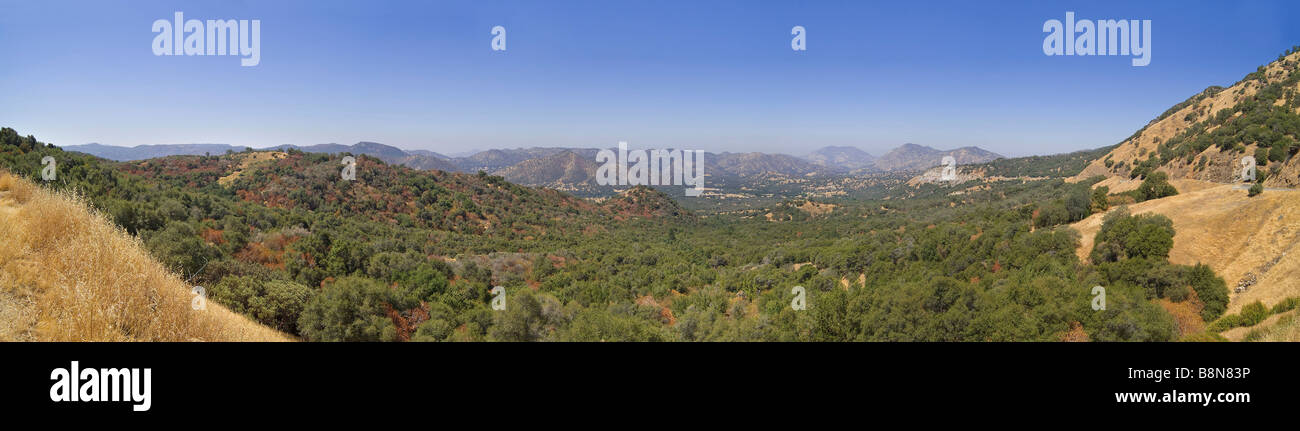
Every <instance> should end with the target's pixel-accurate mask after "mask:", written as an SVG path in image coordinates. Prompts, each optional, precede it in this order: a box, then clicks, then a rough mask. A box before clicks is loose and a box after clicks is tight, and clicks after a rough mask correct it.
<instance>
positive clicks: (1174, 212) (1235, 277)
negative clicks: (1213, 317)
mask: <svg viewBox="0 0 1300 431" xmlns="http://www.w3.org/2000/svg"><path fill="white" fill-rule="evenodd" d="M1172 183H1173V184H1174V186H1175V187H1177V188H1178V189H1179V190H1180V191H1181V193H1180V194H1179V195H1177V196H1170V197H1166V198H1161V199H1154V200H1149V201H1146V202H1141V203H1138V204H1134V205H1130V206H1129V209H1130V210H1131V211H1132V212H1133V214H1145V213H1157V214H1161V215H1164V216H1166V217H1169V218H1170V219H1171V220H1172V221H1173V224H1174V229H1176V230H1177V232H1178V234H1177V235H1176V236H1175V237H1174V244H1173V249H1172V250H1171V251H1170V253H1169V260H1170V262H1173V263H1176V264H1184V265H1192V264H1196V263H1204V264H1207V265H1209V266H1210V267H1211V268H1213V269H1214V272H1215V273H1217V274H1219V275H1220V276H1222V277H1223V278H1224V280H1226V281H1227V282H1228V287H1229V288H1230V289H1233V288H1235V287H1236V286H1238V284H1239V282H1240V281H1241V280H1244V279H1250V278H1254V279H1256V280H1257V281H1256V282H1255V284H1254V285H1251V286H1250V287H1249V288H1247V289H1246V290H1245V291H1244V292H1239V293H1238V292H1233V293H1231V295H1230V298H1231V301H1230V302H1229V305H1228V312H1230V313H1231V312H1236V311H1237V310H1239V309H1240V308H1241V306H1242V305H1243V304H1248V303H1251V302H1254V301H1256V300H1260V301H1263V302H1264V304H1266V305H1269V306H1272V305H1273V304H1275V303H1277V302H1278V301H1281V300H1282V299H1284V298H1287V297H1291V296H1297V295H1300V282H1297V281H1296V280H1300V247H1298V246H1297V244H1300V229H1297V226H1300V192H1297V191H1281V190H1270V191H1266V192H1264V193H1263V194H1261V195H1259V196H1256V197H1253V198H1252V197H1247V196H1246V190H1243V189H1241V188H1240V187H1236V186H1232V185H1217V184H1213V183H1206V182H1199V181H1196V180H1173V181H1172ZM1112 211H1113V209H1112ZM1102 216H1103V214H1093V215H1092V216H1091V217H1088V218H1087V219H1084V220H1083V221H1080V222H1077V223H1074V224H1073V225H1071V227H1073V228H1074V229H1075V230H1077V231H1079V233H1080V234H1082V238H1081V241H1082V242H1081V246H1080V247H1079V249H1078V256H1079V258H1080V259H1081V260H1084V259H1087V256H1088V252H1089V251H1091V250H1092V243H1093V237H1094V236H1095V235H1096V233H1097V230H1098V229H1099V228H1100V226H1101V219H1102ZM1248 274H1253V277H1251V276H1250V275H1248Z"/></svg>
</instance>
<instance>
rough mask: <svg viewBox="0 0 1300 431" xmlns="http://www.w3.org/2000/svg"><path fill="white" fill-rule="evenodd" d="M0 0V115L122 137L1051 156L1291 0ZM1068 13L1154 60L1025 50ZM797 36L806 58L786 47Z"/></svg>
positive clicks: (1218, 53)
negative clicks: (247, 42)
mask: <svg viewBox="0 0 1300 431" xmlns="http://www.w3.org/2000/svg"><path fill="white" fill-rule="evenodd" d="M5 4H6V10H8V11H10V12H11V13H7V14H5V16H0V50H3V51H4V52H6V53H10V56H11V58H14V59H16V61H14V62H13V64H12V65H9V66H7V67H6V68H3V69H0V91H3V92H4V93H5V94H7V95H9V100H12V101H14V102H13V103H5V104H0V118H4V122H5V124H4V125H5V126H8V127H14V128H17V129H19V130H21V131H22V133H24V134H28V133H30V134H33V135H35V136H37V137H38V138H40V139H42V140H43V141H47V142H51V143H54V144H56V145H82V144H87V143H92V142H94V143H99V144H102V145H112V146H122V147H133V146H137V145H165V144H192V143H218V144H227V145H242V146H249V147H255V148H265V147H273V146H277V145H286V144H288V145H299V146H307V145H317V144H323V143H331V142H333V143H341V144H343V145H351V143H355V142H360V141H372V142H379V143H383V144H386V145H392V146H395V147H398V148H402V149H405V150H429V151H435V152H438V153H442V154H453V153H461V152H465V151H468V150H472V149H492V148H528V147H585V148H603V147H609V146H613V145H616V143H617V142H619V141H627V142H628V143H629V144H630V145H631V146H633V147H638V148H663V147H673V148H690V149H703V150H706V151H711V152H724V151H730V152H754V151H757V152H765V153H783V154H792V155H804V154H807V153H808V152H809V151H811V150H813V149H816V148H821V147H825V146H853V147H857V148H859V149H862V150H864V151H867V152H869V153H871V154H872V155H876V156H879V155H881V154H883V153H885V152H887V151H888V150H889V149H892V148H895V147H897V146H899V145H902V144H904V143H909V142H910V143H915V144H918V145H925V146H929V147H932V148H936V149H945V150H946V149H954V148H959V147H967V146H975V147H979V148H982V149H985V150H988V151H992V152H996V153H999V154H1002V155H1005V156H1008V157H1019V156H1027V155H1036V154H1057V153H1067V152H1072V151H1079V150H1087V149H1094V148H1099V147H1103V146H1107V145H1112V144H1115V143H1118V142H1119V141H1121V140H1122V139H1124V138H1126V137H1128V136H1129V135H1131V134H1132V133H1133V132H1135V131H1136V130H1138V129H1139V128H1141V127H1142V126H1143V125H1145V124H1146V123H1147V122H1148V121H1150V120H1151V119H1153V118H1155V117H1156V116H1157V115H1159V114H1160V113H1161V112H1163V111H1164V110H1165V109H1167V108H1169V107H1170V106H1173V105H1174V104H1177V103H1179V102H1181V101H1183V100H1185V99H1186V98H1188V97H1190V96H1192V95H1194V94H1196V93H1198V92H1199V91H1201V90H1202V89H1204V88H1205V87H1207V86H1211V85H1225V86H1226V85H1230V84H1232V83H1233V82H1236V81H1237V80H1239V79H1241V77H1243V76H1245V75H1246V74H1247V73H1250V72H1252V71H1254V70H1255V68H1256V67H1257V66H1259V65H1262V64H1266V63H1268V62H1270V61H1272V60H1274V59H1275V58H1276V56H1277V54H1279V53H1281V52H1282V51H1284V50H1285V49H1286V48H1288V47H1290V46H1292V45H1295V44H1296V43H1300V28H1297V27H1295V26H1288V25H1286V24H1287V22H1289V21H1290V20H1291V18H1296V17H1300V13H1297V10H1300V7H1298V6H1297V5H1296V4H1293V3H1289V2H1280V1H1277V2H1248V3H1238V4H1208V3H1190V4H1189V3H1185V2H1152V3H1144V4H1132V3H1130V2H1104V3H1096V4H1088V5H1084V6H1080V5H1077V4H1071V3H1064V2H1023V3H1022V2H1016V3H1011V2H1008V3H999V4H995V5H977V4H970V3H965V2H953V3H951V4H948V5H945V6H944V7H934V6H933V5H895V4H870V3H857V2H850V3H839V2H827V3H818V4H797V5H796V4H786V3H764V4H762V5H759V4H755V3H751V2H710V3H707V4H697V3H691V2H668V3H665V2H648V3H640V2H635V3H617V4H599V3H586V2H582V3H578V2H557V3H545V4H538V3H531V2H501V3H492V4H481V3H469V2H447V3H436V4H420V5H417V6H413V7H398V5H395V4H392V5H390V4H380V5H375V4H357V3H350V2H275V3H266V4H261V3H208V2H195V3H186V4H182V5H179V6H178V5H175V4H171V3H163V2H142V3H138V4H134V5H133V7H131V8H120V7H117V6H116V5H113V4H105V3H98V2H59V1H55V2H40V3H30V2H9V1H5ZM760 6H761V7H760ZM177 11H181V12H184V14H185V16H186V18H187V19H190V18H193V19H200V20H204V19H257V20H260V21H261V23H262V27H261V47H262V48H261V59H260V64H258V65H257V66H255V67H241V66H240V63H239V61H237V60H236V59H234V58H232V57H212V56H209V57H202V56H195V57H187V56H155V55H153V53H151V52H150V48H149V47H150V44H151V41H152V40H153V38H154V34H153V33H151V32H150V24H151V23H153V22H154V21H155V20H159V19H170V18H171V17H172V16H173V13H174V12H177ZM1067 11H1074V12H1075V13H1076V14H1077V15H1078V16H1079V17H1080V18H1081V19H1082V18H1090V19H1150V20H1152V22H1153V23H1154V27H1153V28H1154V30H1153V33H1154V36H1153V55H1152V62H1151V64H1150V65H1149V66H1146V67H1132V66H1130V64H1129V61H1128V59H1127V58H1124V57H1049V56H1046V55H1044V53H1043V51H1042V49H1041V46H1042V43H1043V37H1044V32H1043V31H1042V28H1043V23H1044V21H1045V20H1051V19H1056V20H1060V19H1063V18H1064V15H1065V13H1066V12H1067ZM974 17H979V18H978V20H977V21H972V19H973V18H974ZM52 22H57V23H60V27H59V30H58V31H50V29H49V28H48V27H47V25H48V23H52ZM971 24H977V25H979V27H980V28H979V30H978V31H974V30H972V29H970V25H971ZM496 25H501V26H504V27H505V28H506V29H507V30H508V39H507V40H508V49H507V50H506V51H503V52H494V51H492V50H491V49H490V46H489V45H490V42H491V39H492V37H493V36H492V34H491V33H490V29H491V28H493V27H494V26H496ZM795 25H799V26H803V27H805V28H806V29H807V38H808V39H807V46H808V49H807V51H797V52H796V51H792V50H791V48H790V42H791V35H790V33H791V28H792V26H795ZM1206 29H1216V31H1206ZM880 41H888V43H880ZM69 47H76V49H75V50H70V49H69ZM49 53H64V54H62V55H48V54H49ZM955 71H960V73H957V72H955Z"/></svg>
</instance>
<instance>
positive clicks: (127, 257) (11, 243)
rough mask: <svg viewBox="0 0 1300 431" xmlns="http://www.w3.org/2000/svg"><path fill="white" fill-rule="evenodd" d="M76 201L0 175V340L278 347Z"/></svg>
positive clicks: (275, 337) (274, 335)
mask: <svg viewBox="0 0 1300 431" xmlns="http://www.w3.org/2000/svg"><path fill="white" fill-rule="evenodd" d="M87 208H88V206H87V205H85V204H84V202H83V201H81V200H80V199H78V198H75V197H72V196H69V195H66V194H59V193H54V192H50V191H48V190H45V189H43V188H41V187H38V186H36V185H34V184H32V183H31V182H29V181H27V180H25V179H22V178H19V177H16V176H14V175H11V174H10V173H8V172H3V171H0V341H288V340H289V338H288V337H287V336H285V335H284V334H282V333H279V332H277V331H275V330H272V329H270V328H267V327H265V326H262V325H260V324H257V323H255V322H253V321H251V320H249V319H248V318H246V317H243V316H241V315H239V314H236V313H233V312H231V311H229V310H227V309H226V308H224V307H222V306H220V305H218V304H216V303H215V302H211V301H208V302H207V303H206V308H205V309H203V310H194V309H193V307H192V306H191V301H192V299H193V298H194V295H192V294H191V286H189V285H187V284H186V283H185V282H184V281H182V280H181V279H180V278H179V277H178V276H176V275H175V274H173V273H171V272H169V271H168V270H167V269H166V268H164V267H163V266H162V265H161V264H159V263H158V261H157V260H155V259H154V258H153V257H150V256H149V254H148V253H147V252H145V251H144V250H143V248H142V247H141V244H140V241H139V240H138V239H136V238H135V237H132V236H130V235H128V234H127V233H126V232H125V231H123V230H122V229H121V228H120V227H118V226H116V225H114V224H113V223H111V222H109V221H108V220H107V219H106V218H105V217H104V216H103V215H101V214H98V213H96V212H92V211H90V210H89V209H87Z"/></svg>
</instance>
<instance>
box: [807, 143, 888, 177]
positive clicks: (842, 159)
mask: <svg viewBox="0 0 1300 431" xmlns="http://www.w3.org/2000/svg"><path fill="white" fill-rule="evenodd" d="M804 158H805V159H807V160H808V161H810V162H813V163H816V164H819V165H822V166H828V167H832V168H838V169H843V170H846V171H853V170H858V169H867V168H872V167H874V166H875V161H876V158H875V156H872V155H871V154H870V153H867V152H866V151H862V150H860V149H858V148H857V147H836V146H830V147H822V148H819V149H817V151H813V152H812V153H811V154H809V155H808V156H806V157H804Z"/></svg>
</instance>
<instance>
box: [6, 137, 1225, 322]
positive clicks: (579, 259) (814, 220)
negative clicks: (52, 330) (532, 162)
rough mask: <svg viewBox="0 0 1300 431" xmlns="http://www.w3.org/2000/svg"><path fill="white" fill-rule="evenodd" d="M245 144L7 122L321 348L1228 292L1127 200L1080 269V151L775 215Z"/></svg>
mask: <svg viewBox="0 0 1300 431" xmlns="http://www.w3.org/2000/svg"><path fill="white" fill-rule="evenodd" d="M254 154H257V153H227V154H218V155H207V156H173V157H165V158H159V159H150V160H145V161H140V162H121V163H119V162H112V161H108V160H103V159H98V158H95V157H91V156H87V155H84V154H79V153H70V152H63V151H62V150H60V149H59V148H57V147H54V146H51V145H45V144H42V143H40V142H38V141H37V140H36V138H35V137H31V136H29V137H22V136H20V135H19V134H18V132H17V131H15V130H13V129H8V128H5V129H3V130H2V131H0V168H2V169H5V170H8V171H10V172H13V173H15V174H18V175H21V176H25V177H27V178H29V179H31V180H32V181H34V182H38V183H43V184H44V186H45V187H49V188H52V189H56V190H69V191H75V192H76V193H79V194H81V195H83V196H85V197H86V199H87V201H88V202H89V203H90V205H92V206H94V207H95V208H97V209H99V210H101V211H103V212H104V213H105V214H107V215H108V216H109V217H110V218H111V219H112V220H113V221H114V222H115V223H117V224H118V225H120V226H122V227H123V228H125V229H126V230H127V231H128V232H129V233H131V234H133V235H137V236H139V238H140V239H141V240H142V241H143V243H144V244H145V246H146V247H147V248H148V250H149V252H150V253H151V254H152V255H153V256H154V257H156V258H157V259H158V260H159V261H161V262H162V263H164V264H165V265H167V266H168V267H169V268H171V269H173V270H174V271H175V272H176V273H178V274H181V275H182V276H183V277H184V278H186V279H187V280H189V282H191V283H193V284H195V285H200V286H205V287H207V293H208V295H209V297H210V299H211V300H213V301H217V302H219V303H221V304H223V305H226V306H227V307H229V308H230V309H232V310H235V311H237V312H240V313H243V314H245V315H247V316H249V317H251V318H253V319H255V320H257V321H259V322H262V323H263V324H265V325H267V326H270V327H273V328H276V329H278V330H281V331H284V332H286V333H289V334H292V335H295V336H297V337H300V338H301V339H303V340H310V341H371V340H374V341H379V340H383V341H551V340H556V341H559V340H565V341H730V340H738V341H795V340H799V341H1063V340H1094V341H1166V340H1177V339H1181V338H1186V337H1194V338H1198V339H1204V338H1206V337H1208V338H1214V337H1215V336H1214V335H1211V334H1184V333H1180V330H1179V325H1178V324H1177V322H1176V321H1175V318H1174V317H1173V316H1171V315H1170V313H1169V312H1168V311H1166V309H1165V308H1163V307H1162V306H1161V305H1159V301H1167V302H1173V303H1178V304H1184V305H1186V306H1188V307H1191V308H1192V309H1194V310H1196V314H1197V315H1198V316H1199V317H1200V318H1201V319H1202V320H1203V321H1205V322H1209V321H1213V320H1215V319H1216V318H1218V317H1219V316H1220V315H1221V314H1222V313H1223V311H1224V308H1225V304H1226V302H1227V288H1226V286H1225V283H1224V281H1223V280H1222V279H1220V278H1218V277H1217V276H1215V274H1214V273H1213V271H1211V270H1210V269H1209V268H1208V267H1206V266H1204V265H1198V266H1182V265H1174V264H1170V263H1169V262H1168V253H1169V248H1170V247H1171V246H1172V238H1173V237H1174V235H1176V234H1177V233H1176V232H1175V231H1174V229H1173V227H1172V224H1171V223H1169V220H1168V219H1165V218H1163V217H1161V216H1158V215H1156V216H1151V215H1143V216H1131V215H1129V214H1127V212H1126V211H1124V210H1122V209H1118V210H1115V211H1112V212H1111V214H1108V215H1107V219H1106V223H1105V226H1104V227H1103V229H1102V231H1101V232H1100V233H1098V235H1097V241H1096V245H1095V247H1094V250H1093V251H1092V253H1091V255H1090V258H1089V259H1088V262H1081V261H1080V260H1079V258H1078V257H1077V255H1076V253H1075V250H1076V248H1077V247H1078V244H1079V237H1078V234H1077V233H1076V232H1075V231H1073V230H1072V229H1070V228H1068V227H1066V226H1065V224H1067V223H1070V222H1074V221H1078V220H1081V219H1083V218H1085V217H1087V216H1088V215H1090V214H1093V213H1096V212H1100V211H1105V210H1107V209H1110V206H1111V204H1112V203H1113V202H1114V201H1115V199H1114V198H1115V196H1107V194H1106V193H1105V192H1104V191H1103V192H1101V193H1100V196H1098V193H1097V192H1095V191H1093V190H1092V189H1091V188H1090V185H1091V184H1093V183H1095V180H1096V179H1094V180H1092V181H1085V182H1081V183H1077V184H1071V183H1067V182H1065V181H1063V180H1062V179H1061V178H1059V177H1063V176H1066V175H1071V174H1073V172H1062V171H1063V170H1070V169H1078V168H1076V166H1078V167H1081V166H1082V164H1083V163H1085V162H1086V160H1085V157H1086V156H1087V155H1088V153H1076V154H1071V155H1061V156H1048V157H1038V158H1035V160H1034V161H1033V162H1032V163H1021V162H1018V161H1017V160H1018V159H1008V160H1002V161H998V162H996V165H994V166H995V167H996V169H997V170H998V172H997V174H998V175H1004V176H1017V175H1018V176H1025V177H1035V176H1050V177H1053V178H1049V179H1043V180H1025V181H1001V182H988V183H982V182H979V181H971V182H968V183H966V184H958V185H936V184H926V185H921V186H919V187H903V186H891V187H890V188H887V189H882V190H881V191H879V192H878V195H883V197H882V198H870V199H868V198H861V197H859V198H844V199H839V200H834V201H825V202H820V204H823V206H821V207H819V208H829V210H826V211H807V210H805V209H804V208H807V206H806V205H804V202H786V203H782V204H779V205H775V206H772V207H771V208H767V209H765V211H768V212H771V213H774V214H776V215H777V216H776V217H772V218H770V219H769V218H767V217H762V216H758V215H755V214H754V213H747V214H743V215H738V214H721V213H694V212H691V211H687V210H685V209H682V207H681V206H679V205H678V204H677V202H675V201H674V200H673V199H672V198H671V197H669V196H668V195H665V194H663V193H661V192H659V191H656V190H654V189H650V188H635V189H632V190H629V191H628V192H627V193H626V194H624V195H621V196H618V197H614V198H610V199H607V200H600V201H597V200H584V199H579V198H576V197H573V196H570V195H567V194H564V193H560V192H556V191H554V190H548V189H542V188H532V187H524V186H519V185H515V184H512V183H509V182H507V181H505V180H504V179H502V178H500V177H496V176H491V175H486V174H483V173H480V174H477V175H475V174H459V173H446V172H441V171H421V170H413V169H410V168H406V167H401V166H394V165H389V164H386V163H384V162H382V161H380V160H378V159H374V158H371V157H367V156H359V157H356V160H357V163H356V179H355V181H344V180H341V179H340V176H339V172H340V168H341V165H340V160H341V157H342V156H343V155H341V154H333V155H331V154H308V153H302V152H299V151H293V150H290V151H287V152H285V153H284V154H283V155H282V156H277V157H267V158H265V160H261V161H258V162H256V163H248V160H249V159H250V158H251V157H252V155H254ZM44 156H51V157H54V159H55V160H56V161H57V172H58V178H57V179H56V180H55V181H49V182H42V181H41V169H42V167H43V165H42V163H41V159H42V157H44ZM1044 166H1049V167H1048V168H1044ZM1058 167H1059V168H1058ZM1044 174H1050V175H1044ZM1164 185H1166V186H1167V184H1164ZM1157 186H1159V184H1155V185H1152V187H1149V189H1152V190H1157V189H1156V188H1155V187H1157ZM1171 191H1172V190H1171ZM1153 193H1154V192H1153ZM1139 197H1140V196H1139ZM1135 200H1140V199H1135ZM495 286H500V287H502V288H503V289H502V290H497V291H494V290H493V287H495ZM796 286H802V287H804V290H803V291H804V292H806V297H804V298H801V299H802V300H803V301H805V303H806V307H801V308H804V309H796V308H797V307H794V306H793V303H792V301H795V300H796V298H797V294H796V293H794V291H795V289H794V288H795V287H796ZM1094 286H1102V287H1103V288H1104V291H1105V294H1104V303H1105V307H1104V310H1097V309H1094V308H1095V307H1094V306H1095V304H1096V300H1097V295H1096V293H1095V291H1094ZM502 291H503V292H504V294H503V295H504V296H503V298H502V294H501V293H499V292H502ZM494 301H495V302H496V303H495V304H494ZM494 305H495V306H496V307H494Z"/></svg>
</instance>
